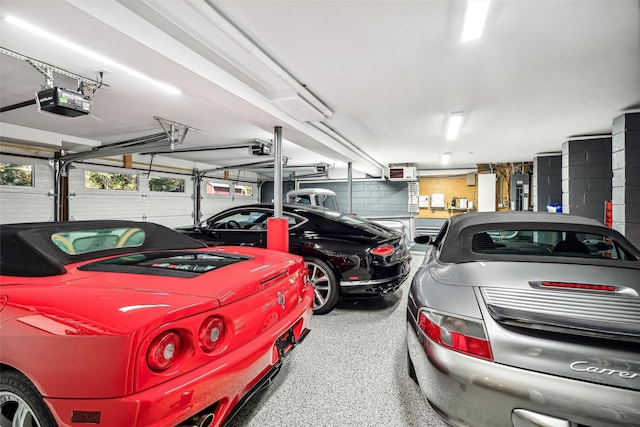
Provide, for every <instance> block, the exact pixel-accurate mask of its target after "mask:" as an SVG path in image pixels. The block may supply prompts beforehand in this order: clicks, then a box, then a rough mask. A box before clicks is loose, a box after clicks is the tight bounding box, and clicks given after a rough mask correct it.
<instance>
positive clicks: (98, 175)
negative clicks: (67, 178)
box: [84, 171, 138, 191]
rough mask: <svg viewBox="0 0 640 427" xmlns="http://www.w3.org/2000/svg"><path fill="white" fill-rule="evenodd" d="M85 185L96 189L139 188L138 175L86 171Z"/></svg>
mask: <svg viewBox="0 0 640 427" xmlns="http://www.w3.org/2000/svg"><path fill="white" fill-rule="evenodd" d="M84 186H85V188H90V189H96V190H133V191H135V190H137V189H138V175H136V174H122V173H111V172H93V171H85V173H84Z"/></svg>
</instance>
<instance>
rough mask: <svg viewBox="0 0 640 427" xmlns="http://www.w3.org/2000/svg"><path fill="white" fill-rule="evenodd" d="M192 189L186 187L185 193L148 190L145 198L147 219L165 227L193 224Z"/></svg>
mask: <svg viewBox="0 0 640 427" xmlns="http://www.w3.org/2000/svg"><path fill="white" fill-rule="evenodd" d="M191 192H192V190H191V189H189V188H187V189H186V192H185V193H180V194H173V193H166V194H165V193H161V192H157V191H150V192H149V193H147V194H148V196H147V199H146V200H145V204H146V205H147V209H146V215H147V219H146V220H147V221H150V222H157V223H158V224H162V225H164V226H167V227H179V226H182V225H190V224H193V217H192V215H191V213H192V212H193V201H192V199H191Z"/></svg>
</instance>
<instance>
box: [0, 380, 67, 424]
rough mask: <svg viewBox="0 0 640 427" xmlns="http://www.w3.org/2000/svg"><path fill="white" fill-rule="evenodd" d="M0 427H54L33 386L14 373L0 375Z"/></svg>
mask: <svg viewBox="0 0 640 427" xmlns="http://www.w3.org/2000/svg"><path fill="white" fill-rule="evenodd" d="M0 377H1V378H0V427H55V426H56V423H55V421H54V420H53V417H52V416H51V413H50V412H49V409H48V408H47V407H46V405H45V404H44V402H43V400H42V396H40V393H38V391H37V390H36V389H35V387H34V385H33V384H31V382H30V381H29V380H28V379H27V378H26V377H25V376H24V375H22V374H20V373H19V372H16V371H3V372H2V373H1V375H0Z"/></svg>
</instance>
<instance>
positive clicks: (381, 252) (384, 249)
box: [371, 245, 393, 256]
mask: <svg viewBox="0 0 640 427" xmlns="http://www.w3.org/2000/svg"><path fill="white" fill-rule="evenodd" d="M371 253H372V254H374V255H378V256H389V255H391V254H392V253H393V246H391V245H383V246H378V247H377V248H373V249H371Z"/></svg>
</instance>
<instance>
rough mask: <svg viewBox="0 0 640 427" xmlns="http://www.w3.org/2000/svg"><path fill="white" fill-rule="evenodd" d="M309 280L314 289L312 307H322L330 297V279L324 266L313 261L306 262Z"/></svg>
mask: <svg viewBox="0 0 640 427" xmlns="http://www.w3.org/2000/svg"><path fill="white" fill-rule="evenodd" d="M307 268H308V269H309V280H310V281H311V284H312V285H313V288H314V290H315V296H314V298H313V309H314V310H317V309H319V308H320V307H323V306H324V305H325V304H326V303H327V301H328V300H329V298H330V297H331V292H332V290H331V280H330V278H329V275H328V274H327V272H326V271H325V269H324V268H322V267H321V266H319V265H318V264H316V263H313V262H307Z"/></svg>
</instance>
